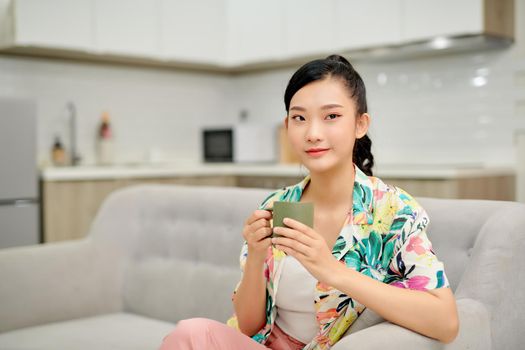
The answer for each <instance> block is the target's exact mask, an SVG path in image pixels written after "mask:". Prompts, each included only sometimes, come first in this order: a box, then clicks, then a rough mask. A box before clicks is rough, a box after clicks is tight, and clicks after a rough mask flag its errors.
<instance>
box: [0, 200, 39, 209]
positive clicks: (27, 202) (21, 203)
mask: <svg viewBox="0 0 525 350" xmlns="http://www.w3.org/2000/svg"><path fill="white" fill-rule="evenodd" d="M37 203H38V201H37V200H35V199H25V198H24V199H8V200H1V199H0V206H3V205H6V206H7V205H9V206H15V207H18V208H20V207H27V206H30V205H33V204H37Z"/></svg>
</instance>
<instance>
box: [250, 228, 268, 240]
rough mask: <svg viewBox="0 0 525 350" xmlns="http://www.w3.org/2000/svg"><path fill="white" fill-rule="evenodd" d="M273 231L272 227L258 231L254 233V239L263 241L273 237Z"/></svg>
mask: <svg viewBox="0 0 525 350" xmlns="http://www.w3.org/2000/svg"><path fill="white" fill-rule="evenodd" d="M271 234H272V229H271V228H270V227H261V228H260V229H258V230H257V231H255V232H254V234H253V237H254V239H255V240H256V241H261V240H263V239H264V238H266V237H268V236H271Z"/></svg>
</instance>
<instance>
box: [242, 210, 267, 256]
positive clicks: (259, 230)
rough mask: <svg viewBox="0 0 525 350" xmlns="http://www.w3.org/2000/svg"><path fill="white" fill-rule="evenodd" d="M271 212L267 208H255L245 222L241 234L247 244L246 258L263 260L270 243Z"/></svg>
mask: <svg viewBox="0 0 525 350" xmlns="http://www.w3.org/2000/svg"><path fill="white" fill-rule="evenodd" d="M271 218H272V213H271V212H270V211H269V210H262V209H257V210H255V211H254V212H253V213H252V215H250V217H249V218H248V219H246V222H245V223H244V228H243V230H242V235H243V237H244V239H245V240H246V243H247V244H248V258H250V257H251V258H253V259H255V260H257V261H264V259H265V258H266V254H267V251H268V247H269V246H270V245H271V244H272V240H271V235H272V229H271V227H270V219H271Z"/></svg>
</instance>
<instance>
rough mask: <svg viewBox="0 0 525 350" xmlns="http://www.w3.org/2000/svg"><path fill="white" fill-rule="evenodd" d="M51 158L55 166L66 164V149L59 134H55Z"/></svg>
mask: <svg viewBox="0 0 525 350" xmlns="http://www.w3.org/2000/svg"><path fill="white" fill-rule="evenodd" d="M51 160H52V163H53V165H54V166H64V165H66V151H65V150H64V146H63V145H62V141H61V140H60V137H59V136H58V135H55V142H54V143H53V148H52V150H51Z"/></svg>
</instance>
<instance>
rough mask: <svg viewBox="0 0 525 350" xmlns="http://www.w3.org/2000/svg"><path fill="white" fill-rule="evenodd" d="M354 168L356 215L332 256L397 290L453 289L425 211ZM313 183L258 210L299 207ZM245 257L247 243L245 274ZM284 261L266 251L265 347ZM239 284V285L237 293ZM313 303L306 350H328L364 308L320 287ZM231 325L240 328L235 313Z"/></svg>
mask: <svg viewBox="0 0 525 350" xmlns="http://www.w3.org/2000/svg"><path fill="white" fill-rule="evenodd" d="M354 169H355V180H354V189H353V207H352V215H350V213H349V215H348V216H347V218H346V220H345V223H344V224H343V227H342V229H341V231H340V234H339V237H338V238H337V240H336V242H335V244H334V247H333V250H332V255H333V256H334V257H335V258H336V259H338V260H339V261H340V262H341V263H344V264H346V266H347V267H348V268H352V269H355V270H357V271H359V272H361V273H362V274H364V275H367V276H369V277H371V278H373V279H376V280H378V281H382V282H384V283H388V284H390V285H393V286H396V287H400V288H410V289H417V290H423V291H425V290H431V289H435V288H442V287H449V283H448V279H447V277H446V275H445V271H444V266H443V263H442V262H441V261H439V260H438V259H437V257H436V255H435V254H434V252H433V250H432V244H431V242H430V240H429V239H428V237H427V234H426V227H427V225H428V223H429V218H428V215H427V213H426V211H425V210H424V209H423V208H422V207H421V206H420V205H419V204H418V203H417V202H416V201H415V199H414V198H413V197H412V196H411V195H409V194H408V193H407V192H405V191H404V190H403V189H401V188H399V187H396V186H393V185H389V184H386V183H384V182H383V181H382V180H381V179H379V178H377V177H374V176H368V175H366V174H365V173H364V172H362V171H361V169H359V167H357V166H356V165H355V163H354ZM309 181H310V175H307V176H306V177H305V178H304V179H303V180H302V181H301V182H299V183H298V184H296V185H293V186H288V187H284V188H282V189H280V190H277V191H275V192H273V193H271V194H270V195H269V196H268V197H267V198H266V199H265V200H264V201H263V202H262V204H261V205H260V206H259V209H267V208H272V206H273V202H274V201H289V202H298V201H299V200H300V199H301V195H302V192H303V190H304V188H305V187H306V185H307V184H308V182H309ZM247 256H248V246H247V243H246V241H245V242H244V244H243V246H242V248H241V254H240V266H241V272H243V271H244V266H245V263H246V259H247ZM284 256H285V253H284V252H283V251H281V250H278V249H276V248H275V247H273V246H270V247H269V248H268V254H267V257H266V259H265V263H264V274H265V277H266V291H267V293H266V296H267V300H266V324H265V326H264V327H263V328H262V329H261V330H260V331H259V332H257V333H256V334H255V335H253V336H252V338H253V339H254V340H256V341H258V342H260V343H262V344H264V343H265V342H266V340H267V339H268V337H269V335H270V333H271V331H272V329H273V326H274V322H275V318H276V316H277V307H276V305H275V296H276V293H277V289H278V287H279V278H280V277H281V270H282V266H283V265H282V264H281V263H282V262H283V258H284ZM241 280H242V278H241ZM239 285H240V281H239V283H238V284H237V286H236V287H235V289H234V292H233V294H235V293H236V292H237V289H238V288H239ZM232 299H233V296H232ZM312 302H313V303H314V306H315V310H316V318H317V322H318V324H319V331H318V333H317V335H316V336H315V337H314V339H312V340H311V342H310V343H308V344H306V346H305V347H304V348H303V349H304V350H313V349H315V350H321V349H323V350H324V349H330V347H331V346H332V345H334V344H335V343H336V342H337V341H338V340H339V339H340V338H341V337H342V336H343V334H344V333H345V332H346V331H347V330H348V328H349V327H350V326H351V325H352V323H353V322H354V321H355V320H356V319H357V317H359V315H360V314H361V313H362V312H363V311H364V309H365V306H364V305H362V304H360V303H359V302H357V301H356V300H353V299H352V298H350V297H349V296H348V295H346V294H344V293H343V292H341V291H339V290H337V289H335V288H333V287H331V286H329V285H326V284H323V283H320V282H317V285H316V287H315V300H312ZM227 324H228V325H229V326H231V327H234V328H237V329H239V327H238V323H237V317H236V315H235V314H234V315H233V316H232V317H231V318H230V319H229V320H228V321H227Z"/></svg>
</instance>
